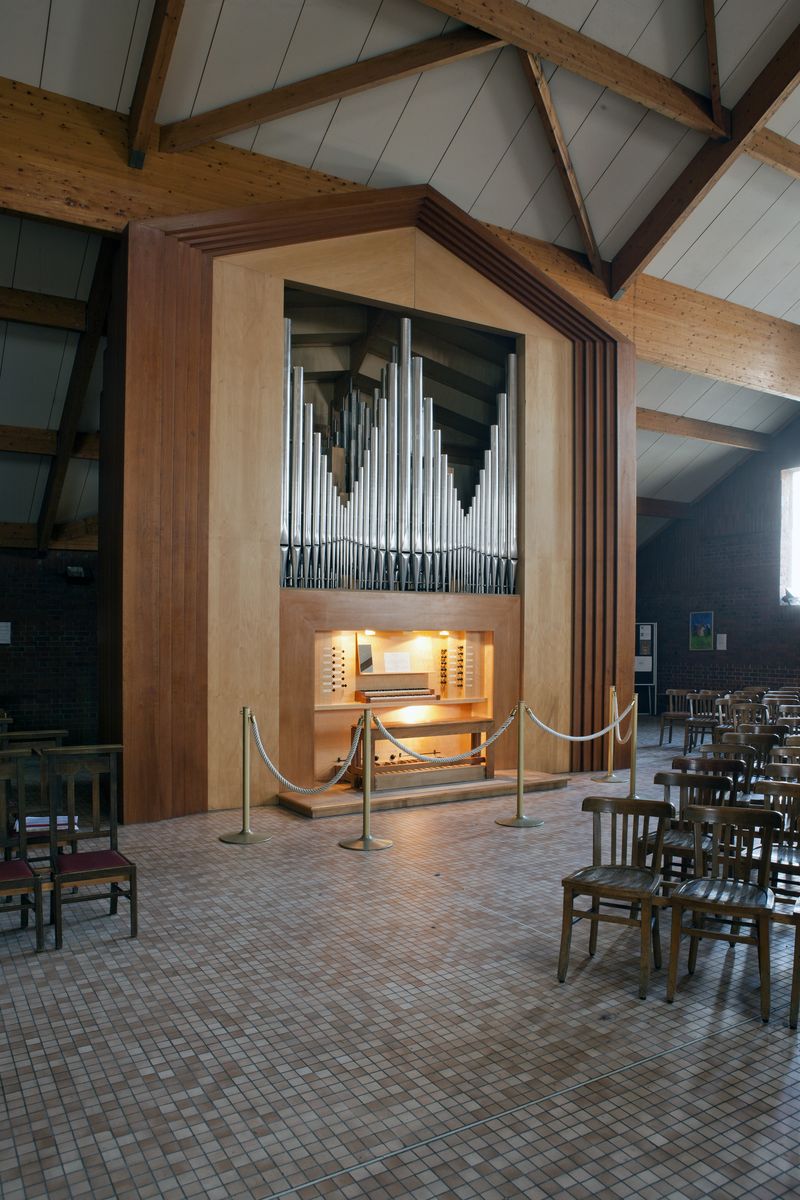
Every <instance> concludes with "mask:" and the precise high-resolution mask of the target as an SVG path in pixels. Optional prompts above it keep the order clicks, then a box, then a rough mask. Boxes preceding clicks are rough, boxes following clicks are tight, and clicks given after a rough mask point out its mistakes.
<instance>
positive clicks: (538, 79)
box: [519, 50, 608, 284]
mask: <svg viewBox="0 0 800 1200" xmlns="http://www.w3.org/2000/svg"><path fill="white" fill-rule="evenodd" d="M519 58H520V62H521V63H522V70H523V72H524V74H525V78H526V79H527V81H528V84H529V86H530V89H531V95H532V96H533V103H534V106H535V108H536V111H537V113H538V114H539V120H540V121H541V123H542V127H543V129H544V133H545V137H546V138H547V141H548V143H549V145H550V150H551V152H552V155H553V161H554V162H555V165H556V170H557V171H558V174H559V176H560V178H561V184H562V187H563V189H564V194H565V196H566V197H567V203H568V204H569V207H570V210H571V211H572V215H573V217H574V218H575V223H576V225H577V226H578V232H579V233H580V235H581V241H582V242H583V248H584V250H585V251H586V257H587V258H588V259H589V265H590V266H591V268H592V271H593V272H594V273H595V275H596V276H597V278H598V279H600V280H602V281H603V283H604V284H607V282H608V269H607V264H606V263H604V262H603V260H602V258H601V257H600V251H599V250H598V249H597V242H596V241H595V237H594V233H593V232H592V223H591V221H590V220H589V214H588V213H587V211H586V205H585V204H584V202H583V195H582V193H581V189H580V184H579V183H578V177H577V175H576V174H575V168H574V167H573V165H572V157H571V155H570V152H569V146H568V145H567V139H566V138H565V137H564V131H563V130H562V128H561V122H560V121H559V119H558V113H557V112H556V109H555V105H554V104H553V97H552V96H551V94H550V87H549V85H548V82H547V80H546V79H545V76H544V71H543V70H542V64H541V62H540V60H539V59H538V58H537V56H536V55H535V54H531V53H530V52H529V51H527V50H520V52H519Z"/></svg>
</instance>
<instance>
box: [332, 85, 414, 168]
mask: <svg viewBox="0 0 800 1200" xmlns="http://www.w3.org/2000/svg"><path fill="white" fill-rule="evenodd" d="M415 83H416V81H415V80H414V79H398V80H397V81H396V82H395V83H390V84H387V85H386V86H385V87H381V88H375V89H373V90H372V91H371V92H366V93H364V94H363V95H361V96H349V97H347V98H346V99H344V100H340V101H339V103H338V105H337V106H336V109H335V111H334V114H333V117H332V118H331V121H330V124H329V125H328V127H327V129H326V130H325V136H324V138H323V141H322V145H321V146H320V147H319V150H318V152H317V154H316V155H315V157H314V159H313V161H312V163H311V165H312V167H313V168H314V169H315V170H317V171H328V172H329V173H330V174H331V175H337V174H338V175H345V176H346V177H347V178H348V179H352V180H354V181H355V182H356V183H366V182H367V180H368V179H369V178H370V176H371V175H372V173H373V171H374V170H375V167H376V166H377V164H378V161H379V159H380V157H381V155H382V154H383V151H384V148H385V146H386V143H387V142H388V141H389V138H390V137H391V136H392V132H393V131H394V129H395V127H396V125H397V122H398V121H399V119H400V116H401V115H402V112H403V109H404V108H405V106H406V104H407V103H408V101H409V100H410V98H411V94H412V92H413V91H414V87H415Z"/></svg>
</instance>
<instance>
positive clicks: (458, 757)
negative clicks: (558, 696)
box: [373, 706, 517, 766]
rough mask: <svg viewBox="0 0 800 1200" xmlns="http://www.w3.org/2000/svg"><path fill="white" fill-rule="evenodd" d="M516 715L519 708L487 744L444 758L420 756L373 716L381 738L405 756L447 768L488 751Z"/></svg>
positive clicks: (438, 755) (439, 755) (487, 740)
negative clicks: (451, 764)
mask: <svg viewBox="0 0 800 1200" xmlns="http://www.w3.org/2000/svg"><path fill="white" fill-rule="evenodd" d="M516 715H517V708H516V706H515V707H514V708H512V710H511V712H510V714H509V715H508V716H507V717H506V719H505V721H504V722H503V724H502V725H501V726H500V727H499V728H498V729H496V730H495V731H494V733H493V734H492V735H491V736H490V737H488V738H487V739H486V741H485V742H481V744H480V745H479V746H473V747H472V749H470V750H465V751H464V753H463V754H451V755H449V757H444V756H443V755H441V754H420V753H419V752H418V751H416V750H412V749H411V747H410V746H406V745H404V743H403V742H401V741H399V740H398V739H397V738H396V737H395V736H394V734H391V733H389V730H388V729H387V728H386V726H385V725H384V724H383V721H381V719H380V717H379V716H377V715H375V714H373V720H374V722H375V725H376V726H377V728H378V730H379V732H380V734H381V736H382V737H385V738H386V740H387V741H389V742H391V743H392V745H393V746H396V747H397V749H398V750H402V752H403V754H408V755H410V757H411V758H416V759H417V760H418V761H419V762H428V763H439V764H443V765H445V766H446V765H448V764H449V763H459V762H466V760H467V759H468V758H472V757H474V755H476V754H480V753H481V752H482V751H483V750H486V749H487V747H488V746H491V744H492V742H496V741H497V739H498V738H499V737H502V735H503V734H504V733H505V731H506V730H507V729H508V727H509V725H511V723H512V722H513V720H514V718H515V717H516Z"/></svg>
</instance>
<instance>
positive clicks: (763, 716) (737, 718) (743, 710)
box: [731, 700, 769, 729]
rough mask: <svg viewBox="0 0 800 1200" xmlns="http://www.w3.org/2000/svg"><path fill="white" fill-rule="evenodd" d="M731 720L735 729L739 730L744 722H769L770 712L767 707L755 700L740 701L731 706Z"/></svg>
mask: <svg viewBox="0 0 800 1200" xmlns="http://www.w3.org/2000/svg"><path fill="white" fill-rule="evenodd" d="M731 720H732V721H733V726H734V729H738V728H739V726H740V725H741V724H742V722H743V721H744V722H746V723H750V724H752V723H754V722H758V721H761V722H763V721H768V720H769V710H768V709H767V707H766V705H764V704H758V703H756V702H755V701H753V700H739V701H737V702H736V703H735V704H732V705H731Z"/></svg>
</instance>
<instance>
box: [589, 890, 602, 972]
mask: <svg viewBox="0 0 800 1200" xmlns="http://www.w3.org/2000/svg"><path fill="white" fill-rule="evenodd" d="M592 912H593V913H599V912H600V901H599V900H598V899H597V897H596V896H593V897H592ZM599 931H600V923H599V921H593V920H592V919H591V917H590V918H589V957H590V958H594V956H595V954H596V953H597V934H598V933H599Z"/></svg>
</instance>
